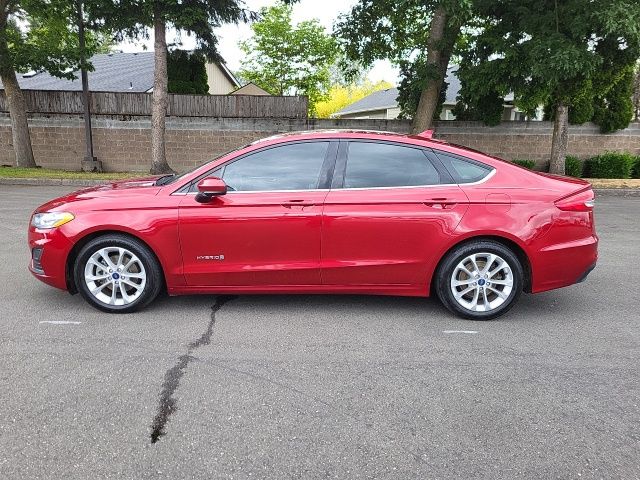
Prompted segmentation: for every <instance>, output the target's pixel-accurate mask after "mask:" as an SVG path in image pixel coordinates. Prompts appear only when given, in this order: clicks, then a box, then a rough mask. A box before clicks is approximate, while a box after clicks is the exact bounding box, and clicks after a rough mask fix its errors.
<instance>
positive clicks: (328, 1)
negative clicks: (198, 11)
mask: <svg viewBox="0 0 640 480" xmlns="http://www.w3.org/2000/svg"><path fill="white" fill-rule="evenodd" d="M356 1H357V0H301V1H300V2H299V3H298V4H296V5H295V6H294V7H293V20H294V22H300V21H302V20H309V19H313V18H317V19H318V20H320V23H322V25H324V27H325V28H326V29H327V31H331V30H332V27H333V23H334V22H335V20H336V19H337V18H338V15H339V14H340V13H343V12H348V11H349V9H350V8H351V7H352V6H353V5H354V4H355V3H356ZM274 3H275V0H245V5H246V6H247V8H249V9H250V10H256V11H257V10H259V9H260V8H262V7H265V6H269V5H273V4H274ZM167 33H168V35H167V41H168V42H174V41H175V32H167ZM217 34H218V38H219V42H220V44H219V47H220V53H221V54H222V56H223V57H224V59H225V60H226V62H227V65H229V68H231V70H237V69H238V68H239V67H240V60H241V57H242V54H241V52H240V50H239V48H238V42H239V41H240V40H245V39H247V38H249V37H250V36H251V29H250V27H249V26H248V25H239V26H236V25H225V26H224V27H222V28H219V29H218V30H217ZM182 45H183V48H193V46H194V45H195V43H194V41H193V39H191V38H188V37H183V38H182ZM144 46H146V47H147V49H148V50H152V49H153V33H152V35H151V38H150V39H149V40H147V41H142V42H137V43H122V44H120V45H118V47H117V48H118V49H122V50H124V51H125V52H135V51H140V50H142V49H143V48H144ZM397 77H398V71H397V69H395V68H394V67H393V66H392V65H391V64H390V63H389V62H388V61H380V62H376V64H375V65H374V67H373V68H372V70H371V72H370V73H369V78H370V79H371V80H372V81H374V82H376V81H378V80H387V81H389V82H391V83H394V84H395V83H397Z"/></svg>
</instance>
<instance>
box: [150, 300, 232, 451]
mask: <svg viewBox="0 0 640 480" xmlns="http://www.w3.org/2000/svg"><path fill="white" fill-rule="evenodd" d="M234 298H237V297H235V296H233V295H222V296H219V297H217V298H216V303H214V304H213V306H212V307H211V318H210V320H209V323H208V325H207V329H206V330H205V331H204V333H203V334H202V335H201V336H200V338H198V339H196V340H194V341H193V342H191V343H189V345H188V346H187V351H186V353H184V354H183V355H180V356H179V357H178V362H177V363H176V364H175V365H174V366H173V367H171V368H170V369H169V370H167V372H166V373H165V374H164V382H163V383H162V391H161V392H160V401H159V402H158V412H157V413H156V416H155V418H154V419H153V423H152V424H151V443H156V442H157V441H158V440H160V437H162V436H164V435H166V431H165V427H166V425H167V422H168V421H169V417H170V416H171V415H173V414H174V413H175V412H176V410H178V400H177V399H176V398H175V397H174V394H175V392H176V390H177V389H178V387H179V386H180V379H181V378H182V376H183V375H184V374H185V372H186V371H187V366H188V365H189V363H191V362H192V361H193V360H195V359H196V357H194V356H193V355H192V353H193V351H194V350H196V349H198V348H200V347H201V346H203V345H209V344H210V343H211V336H212V334H213V327H214V325H215V323H216V313H217V312H218V310H220V309H221V308H222V306H223V305H224V304H225V303H227V302H230V301H231V300H233V299H234Z"/></svg>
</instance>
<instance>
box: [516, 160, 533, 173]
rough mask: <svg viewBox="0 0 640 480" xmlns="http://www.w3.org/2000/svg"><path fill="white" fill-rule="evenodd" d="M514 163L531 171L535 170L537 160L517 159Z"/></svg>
mask: <svg viewBox="0 0 640 480" xmlns="http://www.w3.org/2000/svg"><path fill="white" fill-rule="evenodd" d="M513 163H515V164H516V165H520V166H521V167H524V168H528V169H529V170H533V167H535V166H536V162H535V160H526V159H525V160H521V159H515V160H513Z"/></svg>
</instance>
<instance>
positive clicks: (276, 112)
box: [0, 90, 308, 118]
mask: <svg viewBox="0 0 640 480" xmlns="http://www.w3.org/2000/svg"><path fill="white" fill-rule="evenodd" d="M22 93H23V95H24V96H25V100H26V102H27V111H28V112H30V113H52V114H53V113H58V114H81V113H82V112H83V110H82V93H81V92H67V91H60V90H23V92H22ZM307 108H308V100H307V97H272V96H268V95H264V96H254V95H176V94H169V105H168V111H167V115H169V116H175V117H218V118H225V117H226V118H307ZM8 111H9V110H8V105H7V101H6V98H5V96H4V91H2V90H0V112H8ZM91 112H92V114H93V115H132V116H148V115H151V94H150V93H121V92H117V93H116V92H91Z"/></svg>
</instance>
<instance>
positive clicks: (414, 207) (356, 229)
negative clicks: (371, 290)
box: [322, 140, 468, 286]
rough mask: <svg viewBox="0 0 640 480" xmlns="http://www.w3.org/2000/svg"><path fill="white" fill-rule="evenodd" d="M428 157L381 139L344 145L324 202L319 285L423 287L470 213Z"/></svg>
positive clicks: (457, 190) (444, 173)
mask: <svg viewBox="0 0 640 480" xmlns="http://www.w3.org/2000/svg"><path fill="white" fill-rule="evenodd" d="M428 155H430V152H428V151H426V150H425V149H422V148H420V147H413V146H410V145H407V144H397V143H389V142H380V141H361V140H357V141H356V140H350V141H348V142H346V141H345V142H341V144H340V153H339V156H338V162H337V164H336V169H335V175H334V183H333V187H332V190H331V191H330V192H329V195H328V196H327V198H326V199H325V206H324V224H323V233H322V283H323V284H326V285H345V286H347V285H351V286H354V285H358V286H366V285H377V286H380V285H389V286H420V285H425V284H426V282H427V281H428V278H427V272H429V271H431V270H432V269H433V268H434V267H435V263H437V261H438V258H439V254H440V251H441V249H442V246H443V245H444V244H445V242H446V239H447V237H448V236H449V235H450V234H451V233H452V232H453V231H454V230H455V228H456V226H457V225H458V223H460V220H461V219H462V216H463V215H464V213H465V212H466V210H467V208H468V198H467V197H466V195H465V194H464V192H463V191H462V190H461V189H460V188H459V187H458V186H457V185H456V184H454V182H453V180H452V178H451V176H450V175H449V173H448V172H447V171H446V169H445V168H444V167H443V166H442V164H440V163H439V162H438V161H437V159H435V160H434V161H433V162H432V161H431V160H430V159H429V157H428Z"/></svg>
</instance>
